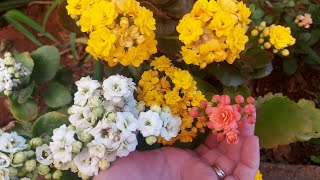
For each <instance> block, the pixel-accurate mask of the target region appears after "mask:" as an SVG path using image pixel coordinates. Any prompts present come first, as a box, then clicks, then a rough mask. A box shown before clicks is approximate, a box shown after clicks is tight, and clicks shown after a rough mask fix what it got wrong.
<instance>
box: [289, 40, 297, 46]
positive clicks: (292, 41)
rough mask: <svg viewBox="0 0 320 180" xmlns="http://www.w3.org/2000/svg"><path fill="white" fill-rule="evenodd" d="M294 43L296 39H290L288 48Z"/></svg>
mask: <svg viewBox="0 0 320 180" xmlns="http://www.w3.org/2000/svg"><path fill="white" fill-rule="evenodd" d="M295 43H296V39H295V38H293V39H291V41H290V43H289V45H290V46H292V45H294V44H295Z"/></svg>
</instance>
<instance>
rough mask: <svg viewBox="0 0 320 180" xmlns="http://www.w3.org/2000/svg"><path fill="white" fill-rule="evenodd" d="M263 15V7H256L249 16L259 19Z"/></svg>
mask: <svg viewBox="0 0 320 180" xmlns="http://www.w3.org/2000/svg"><path fill="white" fill-rule="evenodd" d="M263 15H264V11H263V9H261V8H258V9H256V10H255V11H254V12H253V14H252V16H251V18H252V19H254V20H259V19H261V18H262V17H263Z"/></svg>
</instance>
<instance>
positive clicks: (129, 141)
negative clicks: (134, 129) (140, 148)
mask: <svg viewBox="0 0 320 180" xmlns="http://www.w3.org/2000/svg"><path fill="white" fill-rule="evenodd" d="M137 145H138V140H137V136H136V135H135V134H134V133H130V134H128V135H127V134H122V136H121V143H120V146H119V148H118V150H117V155H118V156H119V157H125V156H128V155H129V153H130V152H132V151H134V150H136V147H137Z"/></svg>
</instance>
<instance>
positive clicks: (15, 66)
mask: <svg viewBox="0 0 320 180" xmlns="http://www.w3.org/2000/svg"><path fill="white" fill-rule="evenodd" d="M30 74H31V72H30V71H29V70H28V69H27V68H26V67H24V66H23V65H22V64H21V63H16V61H15V59H14V58H13V57H12V54H11V53H9V52H7V53H5V54H4V59H1V58H0V94H1V93H3V94H4V95H6V96H10V95H11V93H12V91H13V90H14V88H17V87H18V85H19V84H20V83H21V81H20V79H21V78H22V77H24V76H28V75H30Z"/></svg>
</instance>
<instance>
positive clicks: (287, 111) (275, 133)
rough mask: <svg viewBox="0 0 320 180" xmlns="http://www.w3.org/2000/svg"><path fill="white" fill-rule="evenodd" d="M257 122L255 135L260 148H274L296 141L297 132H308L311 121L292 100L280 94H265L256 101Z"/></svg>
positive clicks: (310, 127)
mask: <svg viewBox="0 0 320 180" xmlns="http://www.w3.org/2000/svg"><path fill="white" fill-rule="evenodd" d="M255 105H256V107H257V122H256V127H255V135H257V136H258V137H259V141H260V147H261V148H274V147H276V146H278V145H284V144H289V143H292V142H295V141H296V135H297V134H299V133H309V132H311V130H312V123H311V120H310V119H309V118H308V116H306V115H305V113H304V111H303V110H302V109H301V108H300V107H299V106H298V105H297V104H296V103H295V102H293V101H291V100H290V99H288V98H287V97H284V96H282V95H280V94H275V95H272V94H267V95H266V96H265V97H259V98H258V100H257V102H256V104H255Z"/></svg>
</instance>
